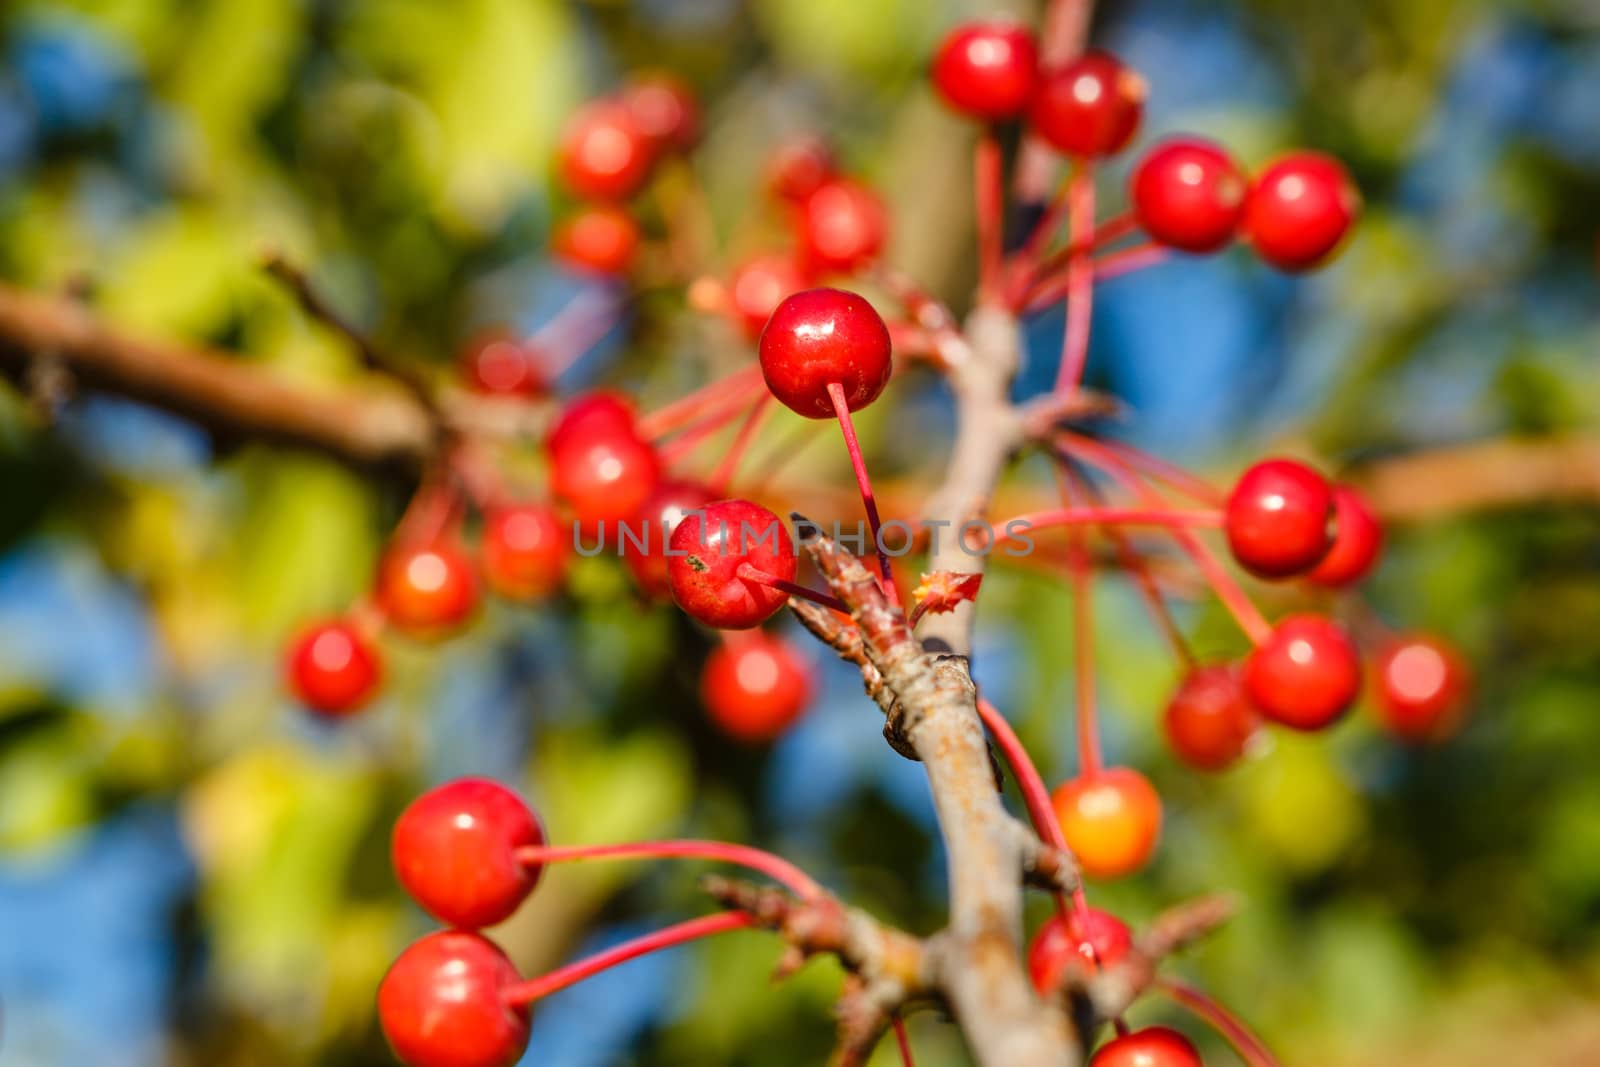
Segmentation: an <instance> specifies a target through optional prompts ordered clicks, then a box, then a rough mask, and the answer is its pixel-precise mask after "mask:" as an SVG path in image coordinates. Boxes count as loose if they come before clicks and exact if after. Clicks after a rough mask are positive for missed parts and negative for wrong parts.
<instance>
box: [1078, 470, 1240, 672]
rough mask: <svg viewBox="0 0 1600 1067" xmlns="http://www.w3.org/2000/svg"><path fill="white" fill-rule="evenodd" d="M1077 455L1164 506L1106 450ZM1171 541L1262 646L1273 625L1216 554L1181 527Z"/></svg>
mask: <svg viewBox="0 0 1600 1067" xmlns="http://www.w3.org/2000/svg"><path fill="white" fill-rule="evenodd" d="M1062 447H1063V448H1065V449H1067V450H1068V451H1069V452H1071V451H1074V450H1075V449H1074V446H1073V445H1072V444H1071V443H1070V442H1066V443H1063V445H1062ZM1076 451H1077V452H1078V454H1079V455H1081V456H1083V457H1084V458H1086V459H1088V460H1089V462H1091V463H1093V464H1094V465H1095V466H1097V467H1099V468H1100V469H1101V470H1104V471H1105V472H1106V473H1107V474H1109V475H1111V477H1112V478H1114V479H1115V480H1116V481H1117V482H1119V483H1120V484H1121V485H1123V486H1124V487H1125V488H1127V489H1128V490H1129V491H1130V492H1132V493H1133V494H1134V495H1135V496H1137V497H1139V498H1140V499H1142V500H1144V501H1146V502H1148V503H1150V504H1151V505H1152V506H1157V507H1159V506H1160V505H1161V504H1163V503H1165V502H1164V501H1163V500H1162V499H1161V495H1160V494H1159V493H1157V492H1156V491H1155V490H1153V489H1151V488H1150V487H1149V486H1148V485H1146V484H1145V483H1144V481H1143V480H1142V479H1140V478H1139V476H1138V475H1137V474H1136V473H1135V472H1134V471H1133V470H1132V469H1131V468H1130V467H1129V466H1128V465H1127V464H1126V463H1125V462H1124V461H1123V460H1122V459H1121V458H1120V457H1119V456H1117V455H1116V454H1114V453H1112V452H1110V451H1108V450H1105V449H1076ZM1169 529H1170V530H1171V532H1172V536H1173V538H1174V539H1175V540H1176V541H1177V542H1178V545H1179V547H1181V548H1182V549H1183V550H1184V552H1186V553H1187V554H1188V555H1189V558H1190V559H1192V560H1194V563H1195V566H1196V567H1197V568H1199V570H1200V574H1201V576H1202V577H1204V578H1205V580H1206V582H1207V584H1209V585H1210V586H1211V588H1212V590H1213V591H1214V592H1215V593H1216V594H1217V599H1218V600H1221V601H1222V603H1223V606H1224V607H1226V608H1227V609H1228V611H1229V612H1230V613H1231V614H1232V615H1233V617H1234V619H1235V620H1236V621H1237V622H1238V623H1239V628H1240V629H1241V630H1243V631H1244V632H1245V636H1247V637H1249V638H1250V641H1251V643H1252V644H1256V645H1259V644H1262V643H1263V642H1265V641H1266V640H1267V639H1268V638H1269V637H1271V636H1272V624H1271V623H1269V622H1267V620H1266V618H1265V617H1263V616H1262V614H1261V611H1260V609H1259V608H1257V607H1256V605H1255V602H1254V601H1252V600H1251V599H1250V596H1249V594H1247V593H1246V592H1245V591H1244V589H1242V588H1241V587H1240V586H1239V583H1238V582H1236V581H1234V580H1233V576H1232V575H1230V574H1229V573H1228V571H1227V568H1226V567H1224V566H1223V565H1222V563H1221V561H1220V560H1218V559H1217V557H1216V555H1215V554H1214V553H1213V552H1212V551H1211V550H1210V549H1208V548H1207V547H1206V546H1205V545H1204V544H1202V543H1201V542H1200V539H1199V538H1197V537H1195V535H1194V534H1193V532H1191V531H1190V530H1188V529H1185V528H1183V527H1176V526H1175V527H1169Z"/></svg>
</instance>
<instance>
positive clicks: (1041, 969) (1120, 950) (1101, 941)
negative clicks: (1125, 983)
mask: <svg viewBox="0 0 1600 1067" xmlns="http://www.w3.org/2000/svg"><path fill="white" fill-rule="evenodd" d="M1132 947H1133V931H1132V930H1129V929H1128V924H1127V923H1125V922H1123V921H1122V920H1121V919H1119V918H1117V917H1116V916H1115V915H1112V914H1111V913H1110V912H1105V911H1100V910H1099V909H1097V908H1089V909H1087V922H1085V921H1084V920H1083V919H1081V918H1080V917H1079V914H1078V911H1077V909H1073V910H1071V911H1069V912H1067V916H1066V919H1065V921H1063V920H1062V918H1061V916H1059V915H1052V916H1051V917H1050V918H1049V919H1048V920H1046V921H1045V924H1044V925H1043V926H1041V927H1039V932H1038V933H1037V934H1035V935H1034V936H1033V943H1032V944H1031V945H1029V946H1028V976H1029V977H1030V978H1032V979H1033V988H1035V989H1037V990H1038V991H1039V992H1041V993H1049V992H1051V991H1052V990H1054V989H1055V988H1056V987H1057V986H1059V985H1060V983H1061V976H1062V974H1063V973H1065V971H1066V969H1067V968H1068V967H1069V966H1072V965H1073V964H1074V963H1081V962H1094V963H1098V964H1099V965H1100V966H1101V967H1108V966H1110V965H1111V964H1114V963H1116V962H1117V961H1118V960H1120V959H1122V957H1124V956H1126V955H1127V954H1128V950H1129V949H1131V948H1132Z"/></svg>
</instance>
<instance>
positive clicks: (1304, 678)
mask: <svg viewBox="0 0 1600 1067" xmlns="http://www.w3.org/2000/svg"><path fill="white" fill-rule="evenodd" d="M1244 684H1245V691H1246V692H1247V693H1249V694H1250V699H1251V700H1252V701H1254V703H1255V705H1256V707H1257V708H1259V709H1260V711H1261V714H1263V715H1265V716H1266V717H1267V718H1269V719H1271V720H1272V721H1273V722H1276V723H1281V724H1282V725H1284V726H1288V727H1292V728H1293V729H1296V730H1320V729H1322V728H1323V727H1325V726H1329V725H1332V724H1333V723H1334V722H1336V721H1338V719H1339V718H1340V717H1341V716H1343V715H1344V713H1345V712H1347V711H1349V710H1350V706H1351V705H1352V704H1354V703H1355V700H1356V697H1357V696H1359V695H1360V693H1361V660H1360V657H1359V656H1358V655H1357V654H1356V648H1355V645H1354V644H1353V643H1351V641H1350V638H1349V637H1348V636H1346V635H1345V632H1344V631H1343V630H1342V629H1340V628H1339V626H1338V625H1337V624H1336V623H1334V622H1333V621H1332V620H1331V619H1326V618H1323V617H1322V616H1320V615H1295V616H1291V617H1289V618H1287V619H1284V620H1283V621H1282V622H1280V623H1278V625H1277V626H1275V627H1273V630H1272V635H1271V636H1270V637H1269V638H1268V639H1267V640H1266V641H1265V642H1264V643H1263V644H1262V645H1260V646H1259V647H1258V648H1256V649H1255V651H1253V652H1251V653H1250V656H1249V658H1248V659H1246V660H1245V667H1244Z"/></svg>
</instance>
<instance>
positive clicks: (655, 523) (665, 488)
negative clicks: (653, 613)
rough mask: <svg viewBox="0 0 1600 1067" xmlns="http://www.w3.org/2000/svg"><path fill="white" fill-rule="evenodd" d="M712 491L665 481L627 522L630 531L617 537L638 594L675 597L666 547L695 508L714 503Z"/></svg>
mask: <svg viewBox="0 0 1600 1067" xmlns="http://www.w3.org/2000/svg"><path fill="white" fill-rule="evenodd" d="M712 499H713V498H712V495H711V490H709V489H707V488H706V487H705V486H703V485H701V484H700V483H699V482H687V481H678V480H669V481H664V482H662V483H661V484H660V485H657V486H656V487H655V490H654V491H653V492H651V494H650V496H649V497H648V498H647V499H646V500H645V502H644V504H643V505H642V506H641V507H640V508H639V512H638V514H636V515H635V516H634V517H633V518H632V519H631V520H630V521H629V522H628V532H627V533H626V534H619V535H618V548H619V551H620V552H621V553H622V562H623V563H624V564H626V565H627V568H628V571H629V573H631V574H632V575H633V580H634V582H635V583H637V584H638V586H639V591H640V592H641V593H643V594H644V595H645V596H647V597H650V598H652V599H656V600H667V599H670V598H671V596H672V583H671V582H670V581H669V580H668V578H667V545H668V543H669V542H670V541H671V538H672V531H673V530H675V529H677V527H678V522H679V521H680V520H681V519H682V518H683V517H684V516H685V515H687V514H688V513H689V512H691V511H694V510H695V509H696V508H703V507H705V506H706V505H707V504H709V503H711V501H712Z"/></svg>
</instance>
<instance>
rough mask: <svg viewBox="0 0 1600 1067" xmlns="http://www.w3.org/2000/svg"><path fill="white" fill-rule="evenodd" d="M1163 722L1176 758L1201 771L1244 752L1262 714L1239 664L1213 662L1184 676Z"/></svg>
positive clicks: (1216, 768) (1219, 766)
mask: <svg viewBox="0 0 1600 1067" xmlns="http://www.w3.org/2000/svg"><path fill="white" fill-rule="evenodd" d="M1161 725H1162V729H1163V731H1164V732H1165V734H1166V737H1167V743H1168V744H1169V745H1171V746H1172V751H1174V752H1176V753H1177V754H1178V758H1179V759H1181V760H1183V762H1185V763H1187V764H1188V765H1189V766H1191V767H1195V768H1198V769H1199V770H1202V771H1219V770H1221V769H1222V768H1224V767H1226V766H1228V765H1229V764H1230V763H1232V762H1233V761H1234V760H1236V759H1238V758H1239V757H1240V756H1241V755H1243V754H1244V750H1245V746H1246V745H1248V744H1249V743H1250V739H1251V738H1252V737H1254V736H1255V734H1256V729H1257V728H1258V727H1259V725H1260V716H1259V715H1257V714H1256V710H1255V707H1254V706H1253V705H1252V704H1251V703H1250V698H1249V696H1248V695H1246V693H1245V691H1244V680H1243V678H1241V677H1240V671H1239V668H1238V667H1236V666H1234V665H1232V664H1212V665H1210V666H1206V667H1196V668H1195V669H1194V670H1191V671H1190V672H1189V673H1188V674H1187V675H1185V676H1184V679H1183V681H1182V682H1181V683H1179V685H1178V691H1177V692H1176V693H1174V694H1172V699H1171V700H1170V701H1168V702H1167V710H1166V714H1165V715H1164V716H1163V717H1162V720H1161Z"/></svg>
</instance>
